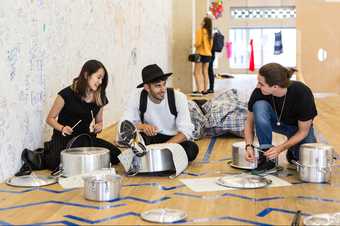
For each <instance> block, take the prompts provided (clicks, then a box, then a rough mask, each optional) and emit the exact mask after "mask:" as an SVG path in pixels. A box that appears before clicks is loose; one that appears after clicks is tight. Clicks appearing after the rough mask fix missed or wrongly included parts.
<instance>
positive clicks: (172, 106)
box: [139, 88, 177, 123]
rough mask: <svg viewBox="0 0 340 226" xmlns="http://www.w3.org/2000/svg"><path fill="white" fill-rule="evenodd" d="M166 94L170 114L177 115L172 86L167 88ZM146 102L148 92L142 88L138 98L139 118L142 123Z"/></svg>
mask: <svg viewBox="0 0 340 226" xmlns="http://www.w3.org/2000/svg"><path fill="white" fill-rule="evenodd" d="M167 94H168V104H169V108H170V112H171V114H172V115H174V116H175V118H176V117H177V109H176V104H175V91H174V89H173V88H167ZM147 104H148V92H147V91H146V90H145V89H143V90H142V92H141V94H140V100H139V115H140V120H141V122H142V123H144V113H145V112H146V108H147Z"/></svg>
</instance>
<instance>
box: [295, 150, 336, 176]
mask: <svg viewBox="0 0 340 226" xmlns="http://www.w3.org/2000/svg"><path fill="white" fill-rule="evenodd" d="M299 157H300V161H299V162H296V161H293V163H294V164H295V165H297V167H298V168H297V169H298V172H299V175H300V179H301V180H302V181H305V182H311V183H328V182H330V179H331V174H332V167H333V164H334V149H333V147H332V146H329V145H326V144H321V143H308V144H303V145H301V146H300V153H299Z"/></svg>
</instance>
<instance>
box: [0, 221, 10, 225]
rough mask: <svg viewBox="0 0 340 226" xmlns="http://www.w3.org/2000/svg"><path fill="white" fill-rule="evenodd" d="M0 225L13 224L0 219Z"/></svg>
mask: <svg viewBox="0 0 340 226" xmlns="http://www.w3.org/2000/svg"><path fill="white" fill-rule="evenodd" d="M0 225H12V224H10V223H8V222H6V221H0Z"/></svg>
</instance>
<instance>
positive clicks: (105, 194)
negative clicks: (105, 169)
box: [84, 175, 122, 202]
mask: <svg viewBox="0 0 340 226" xmlns="http://www.w3.org/2000/svg"><path fill="white" fill-rule="evenodd" d="M121 187H122V177H121V176H119V175H104V176H88V177H84V197H85V199H88V200H92V201H100V202H102V201H110V200H113V199H117V198H119V194H120V189H121Z"/></svg>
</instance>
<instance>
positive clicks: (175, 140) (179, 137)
mask: <svg viewBox="0 0 340 226" xmlns="http://www.w3.org/2000/svg"><path fill="white" fill-rule="evenodd" d="M186 140H187V137H186V136H185V135H184V134H183V133H181V132H178V133H177V134H176V135H175V136H174V137H172V138H171V139H170V140H168V141H167V142H166V143H176V144H179V143H182V142H183V141H186Z"/></svg>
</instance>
